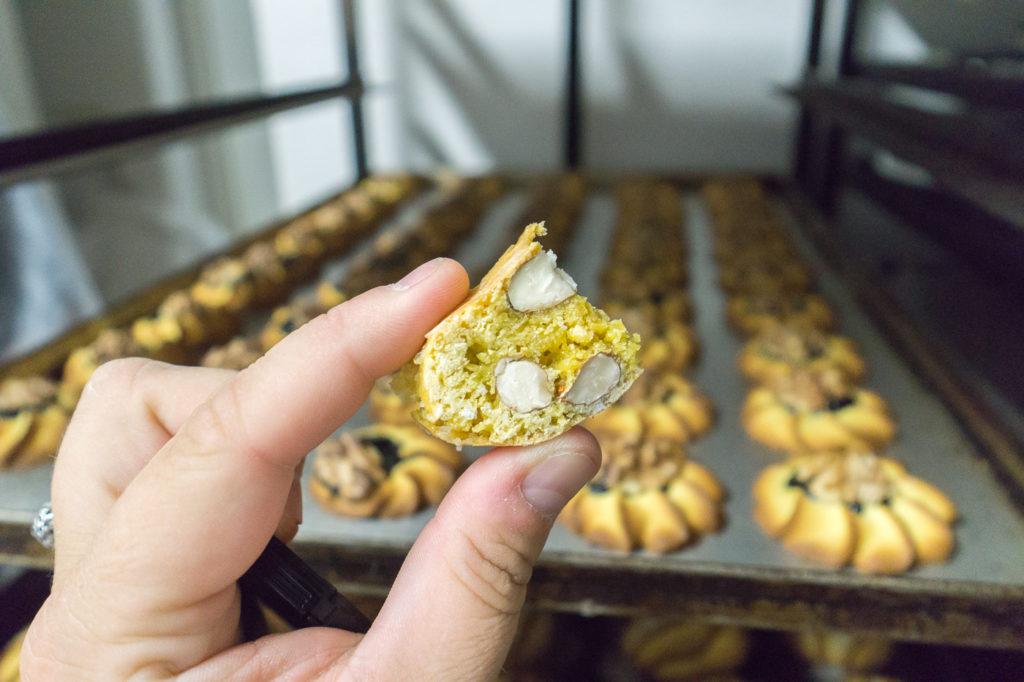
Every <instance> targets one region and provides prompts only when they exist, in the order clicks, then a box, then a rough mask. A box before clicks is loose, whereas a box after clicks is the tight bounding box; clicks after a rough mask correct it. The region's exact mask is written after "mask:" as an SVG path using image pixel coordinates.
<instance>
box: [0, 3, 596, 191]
mask: <svg viewBox="0 0 1024 682" xmlns="http://www.w3.org/2000/svg"><path fill="white" fill-rule="evenodd" d="M341 3H342V17H343V20H344V34H345V60H346V63H347V66H348V78H347V80H346V81H345V82H342V83H335V84H332V85H329V86H325V87H320V88H311V89H305V90H299V91H295V92H291V93H287V94H281V95H273V96H251V97H240V98H234V99H230V100H221V101H212V102H205V103H201V104H197V105H193V106H186V107H180V108H176V109H170V110H166V111H156V112H147V113H144V114H140V115H134V116H120V117H115V118H109V119H102V120H96V121H90V122H86V123H81V124H77V125H71V126H67V127H61V128H55V129H50V130H45V131H42V132H38V133H32V134H27V135H21V136H13V137H7V138H3V137H0V185H4V184H13V183H17V182H22V181H25V180H30V179H33V178H38V177H43V176H51V175H54V174H55V173H59V172H64V171H68V170H72V169H75V168H78V167H81V166H83V165H87V164H91V163H97V162H99V161H102V160H103V159H107V158H110V157H111V156H115V155H120V154H126V153H131V152H133V151H135V150H137V149H138V148H139V147H142V146H156V145H162V144H166V143H169V142H173V141H175V140H179V139H181V138H183V137H187V136H191V135H196V134H199V133H205V132H210V131H213V130H217V129H219V128H225V127H228V126H231V125H235V124H237V123H241V122H244V121H247V120H252V119H257V118H262V117H264V116H268V115H270V114H274V113H277V112H280V111H286V110H288V109H293V108H297V107H302V106H306V105H309V104H314V103H316V102H321V101H324V100H328V99H334V98H339V97H340V98H345V99H348V100H349V102H350V105H351V116H352V148H353V155H354V160H353V161H354V165H355V169H356V175H357V177H358V178H360V179H361V178H364V177H366V175H367V174H368V172H369V168H368V165H369V164H368V160H367V145H366V127H365V122H364V117H363V103H362V97H363V95H364V93H365V89H366V88H365V84H364V82H363V77H362V72H361V69H360V64H359V50H358V44H357V37H356V34H357V31H356V9H355V4H356V3H355V0H341ZM579 23H580V0H568V36H567V52H568V54H567V59H566V101H565V111H564V126H563V135H564V159H563V162H564V165H565V167H566V168H570V169H577V168H579V167H580V165H581V163H582V158H581V157H582V155H581V149H582V116H583V114H582V110H583V104H582V99H581V69H580V49H579V45H580V32H579Z"/></svg>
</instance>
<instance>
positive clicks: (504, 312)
mask: <svg viewBox="0 0 1024 682" xmlns="http://www.w3.org/2000/svg"><path fill="white" fill-rule="evenodd" d="M543 234H544V227H543V225H541V224H539V223H533V224H531V225H529V226H528V227H527V228H526V229H525V230H524V231H523V234H522V236H520V238H519V240H518V241H517V242H516V243H515V244H514V245H513V246H511V247H509V249H508V250H507V251H505V254H504V255H503V256H502V257H501V258H500V259H499V260H498V262H497V263H496V264H495V266H494V267H493V268H492V269H491V271H490V272H488V273H487V275H486V276H485V277H484V279H483V281H482V282H481V283H480V285H479V286H477V287H476V288H475V289H474V290H473V291H472V292H470V295H469V298H467V299H466V301H465V302H464V303H463V304H462V305H461V306H459V308H458V309H456V310H455V311H454V312H453V313H451V314H450V315H449V316H448V317H446V318H445V319H444V320H443V321H441V323H440V324H438V325H437V326H436V327H435V328H434V329H433V330H432V331H431V332H430V333H429V334H427V339H426V343H425V344H424V346H423V348H422V349H421V350H420V352H419V353H417V354H416V357H415V358H414V359H413V360H412V361H411V362H410V363H408V364H407V365H406V366H405V367H404V368H403V369H402V371H401V372H400V373H399V375H398V376H397V377H396V380H395V382H394V385H395V389H396V390H397V391H398V392H399V393H403V394H404V395H406V396H409V397H410V399H416V400H418V402H419V405H420V406H419V408H418V409H416V410H415V411H414V412H413V416H414V418H415V419H416V421H418V422H419V423H420V424H422V425H423V426H424V427H425V428H426V429H427V431H429V432H430V433H433V434H434V435H436V436H438V437H439V438H442V439H443V440H446V441H448V442H451V443H457V444H467V445H527V444H530V443H537V442H540V441H544V440H548V439H550V438H553V437H554V436H557V435H558V434H560V433H562V432H563V431H565V430H567V429H568V428H570V427H571V426H573V425H574V424H578V423H579V422H581V421H583V420H584V419H585V418H587V417H590V416H592V415H594V414H597V413H598V412H600V411H601V410H603V409H604V408H605V407H607V406H608V405H610V404H612V403H614V402H615V401H616V400H618V399H619V396H621V395H622V394H623V393H624V392H625V391H626V389H627V388H629V386H630V384H632V383H633V381H634V380H635V379H636V378H637V377H638V376H639V375H640V372H641V369H640V367H639V362H638V357H637V356H638V352H639V350H640V337H639V336H636V335H635V334H630V333H629V332H628V331H626V328H625V327H624V326H623V324H622V322H620V321H618V320H611V319H609V317H608V316H607V315H606V314H605V313H603V312H601V311H600V310H597V309H596V308H594V307H593V306H591V305H590V304H589V303H588V302H587V300H586V299H585V298H583V297H582V296H579V295H578V294H576V284H575V282H573V280H572V278H571V277H569V276H568V275H567V274H566V273H564V272H563V271H562V270H560V269H558V268H557V267H556V266H555V256H554V254H552V253H551V252H549V251H542V250H541V247H540V244H538V243H537V242H536V241H535V237H537V236H538V235H543Z"/></svg>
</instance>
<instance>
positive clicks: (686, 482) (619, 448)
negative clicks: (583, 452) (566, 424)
mask: <svg viewBox="0 0 1024 682" xmlns="http://www.w3.org/2000/svg"><path fill="white" fill-rule="evenodd" d="M585 425H586V427H587V428H588V429H590V430H591V432H592V433H593V434H594V436H595V437H596V438H597V440H598V442H599V443H600V444H601V451H602V453H603V454H604V460H603V462H602V464H601V469H600V471H598V473H597V475H596V476H595V477H594V479H593V480H592V481H591V482H590V483H588V484H587V485H585V486H584V487H583V489H582V490H580V491H579V492H578V493H577V494H576V495H575V496H574V497H573V498H572V499H571V500H570V501H569V503H568V504H567V505H566V506H565V508H564V509H563V510H562V513H561V514H560V515H559V520H560V521H561V522H562V523H563V524H564V525H565V526H566V527H567V528H569V530H571V531H573V532H574V533H576V534H577V535H581V536H583V538H584V539H586V540H587V542H590V543H592V544H595V545H599V546H601V547H606V548H608V549H614V550H619V551H623V552H628V551H631V550H633V549H637V548H643V549H645V550H647V551H649V552H653V553H657V554H660V553H664V552H671V551H673V550H676V549H678V548H680V547H682V546H684V545H686V544H689V543H691V542H694V541H696V540H697V539H698V538H699V537H700V536H702V535H705V534H707V533H711V532H714V531H716V530H718V528H719V527H720V526H721V503H722V498H723V496H724V493H723V490H722V486H721V484H719V482H718V479H717V478H715V475H714V474H712V473H711V472H710V471H709V470H708V469H706V468H704V467H703V466H701V465H700V464H697V463H696V462H694V461H692V460H690V459H689V458H687V456H686V452H685V450H684V449H683V446H682V445H681V444H679V443H674V442H672V441H669V440H667V439H647V438H644V436H643V426H642V422H641V419H640V415H639V412H638V411H637V410H630V409H622V410H613V411H609V412H607V413H604V414H602V415H600V417H599V418H598V419H595V420H591V421H588V422H587V423H586V424H585Z"/></svg>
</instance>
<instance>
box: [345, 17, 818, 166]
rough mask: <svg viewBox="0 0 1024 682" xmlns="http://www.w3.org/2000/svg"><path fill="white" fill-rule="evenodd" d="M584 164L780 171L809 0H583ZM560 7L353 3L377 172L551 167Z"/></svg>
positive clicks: (563, 27)
mask: <svg viewBox="0 0 1024 682" xmlns="http://www.w3.org/2000/svg"><path fill="white" fill-rule="evenodd" d="M581 6H582V10H583V11H582V16H581V39H582V45H581V58H582V70H583V78H584V81H583V102H584V107H585V109H584V130H583V133H584V135H583V140H584V148H583V161H584V164H585V166H586V167H588V168H591V169H595V170H602V171H603V170H608V171H616V170H633V169H650V170H668V171H672V170H685V169H732V168H747V169H756V170H773V171H780V172H781V171H785V170H786V169H787V168H788V163H789V149H790V147H791V145H792V126H793V120H794V113H793V111H794V109H793V106H792V104H791V103H789V102H788V101H786V100H785V99H783V98H782V97H780V96H778V95H775V94H774V93H773V92H772V88H773V86H774V85H776V84H784V83H791V82H793V81H794V80H795V79H796V78H797V76H798V74H799V71H800V68H801V66H802V59H803V55H804V50H805V43H806V32H807V28H808V25H809V3H808V2H806V1H804V0H775V1H773V2H770V3H769V2H763V1H761V0H729V1H728V2H723V1H721V0H687V1H685V2H682V1H679V0H632V1H630V2H622V1H620V0H586V1H585V2H583V3H581ZM567 8H568V5H567V3H566V2H564V1H563V2H552V1H550V0H525V1H520V2H515V3H510V2H504V1H502V0H408V1H406V2H401V3H375V2H362V3H360V5H359V10H360V12H362V13H364V14H365V15H367V16H366V17H365V18H364V20H363V22H362V27H363V30H364V33H363V35H362V45H363V54H364V56H365V61H366V62H367V71H368V73H369V77H370V79H371V80H372V82H374V83H376V84H378V85H379V86H380V88H379V89H378V91H377V92H376V94H373V95H371V97H370V101H369V103H368V105H369V107H370V110H371V114H372V115H371V117H370V121H371V126H372V127H371V138H370V139H371V151H372V152H373V160H374V162H375V164H376V165H377V166H378V167H380V166H383V167H394V166H398V167H413V168H418V169H425V168H430V167H431V166H433V165H436V164H444V165H451V166H454V167H456V168H458V169H462V170H467V171H484V170H491V169H496V168H499V169H511V170H534V171H536V170H544V169H550V168H554V167H557V166H559V165H560V164H561V163H562V160H563V159H562V154H563V146H564V142H563V115H564V107H565V69H566V63H565V60H566V52H567V46H566V37H567V24H566V22H567V17H568V9H567Z"/></svg>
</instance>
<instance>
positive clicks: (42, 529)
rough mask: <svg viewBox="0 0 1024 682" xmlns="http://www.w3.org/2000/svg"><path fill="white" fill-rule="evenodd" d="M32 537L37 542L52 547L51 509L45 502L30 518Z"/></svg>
mask: <svg viewBox="0 0 1024 682" xmlns="http://www.w3.org/2000/svg"><path fill="white" fill-rule="evenodd" d="M31 532H32V537H34V538H35V539H36V540H38V541H39V544H40V545H42V546H43V547H46V548H47V549H49V548H50V547H53V510H52V509H50V503H49V502H47V503H46V504H44V505H43V506H42V507H40V508H39V511H38V512H37V513H36V517H35V518H34V519H32V531H31Z"/></svg>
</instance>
